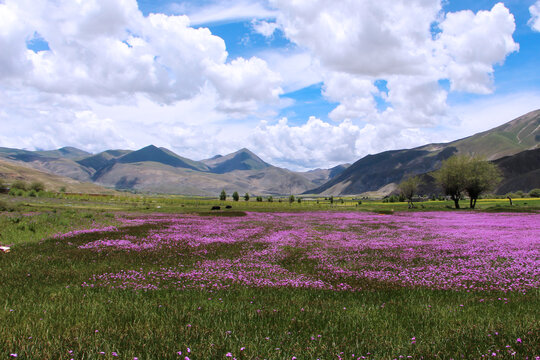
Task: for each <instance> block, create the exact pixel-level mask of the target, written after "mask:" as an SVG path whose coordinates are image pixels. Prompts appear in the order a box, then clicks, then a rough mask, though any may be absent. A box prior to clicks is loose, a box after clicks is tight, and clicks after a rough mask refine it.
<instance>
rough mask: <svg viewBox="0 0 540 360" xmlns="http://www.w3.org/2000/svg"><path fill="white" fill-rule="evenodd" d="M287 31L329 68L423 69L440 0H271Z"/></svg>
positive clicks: (371, 71)
mask: <svg viewBox="0 0 540 360" xmlns="http://www.w3.org/2000/svg"><path fill="white" fill-rule="evenodd" d="M271 2H272V4H274V5H275V6H276V7H277V8H278V9H279V10H280V14H279V15H278V18H277V21H278V23H279V24H280V27H281V28H282V29H283V31H284V33H285V35H286V36H287V37H288V38H289V39H291V40H292V41H293V42H295V43H296V44H298V45H299V46H301V47H305V48H308V49H310V51H311V52H312V53H313V54H315V56H316V57H318V58H319V59H320V60H321V63H322V64H323V65H324V66H326V67H328V68H329V69H331V70H333V71H340V72H344V73H351V74H352V73H354V74H357V75H369V76H375V77H381V76H385V75H388V74H411V73H422V72H424V71H425V70H426V69H425V65H426V62H428V60H429V57H430V48H429V42H430V40H431V33H430V26H431V24H432V22H433V21H434V20H435V19H436V17H437V14H438V12H439V11H440V9H441V5H440V0H413V1H395V0H379V1H369V0H343V1H339V2H336V1H331V0H317V1H308V0H298V1H289V0H272V1H271Z"/></svg>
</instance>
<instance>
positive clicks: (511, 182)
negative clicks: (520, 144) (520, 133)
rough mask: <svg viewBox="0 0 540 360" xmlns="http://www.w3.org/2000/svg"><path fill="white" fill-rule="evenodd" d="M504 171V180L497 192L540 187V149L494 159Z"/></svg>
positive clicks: (505, 192) (504, 192)
mask: <svg viewBox="0 0 540 360" xmlns="http://www.w3.org/2000/svg"><path fill="white" fill-rule="evenodd" d="M493 163H494V164H495V165H497V166H498V167H499V169H500V170H501V172H502V175H503V180H502V181H501V184H500V185H499V186H498V187H497V190H496V193H497V194H507V193H509V192H515V191H519V190H521V191H524V192H529V191H531V190H532V189H539V188H540V149H538V148H537V149H534V150H527V151H522V152H520V153H518V154H516V155H512V156H505V157H503V158H500V159H497V160H495V161H493Z"/></svg>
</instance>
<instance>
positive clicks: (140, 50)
mask: <svg viewBox="0 0 540 360" xmlns="http://www.w3.org/2000/svg"><path fill="white" fill-rule="evenodd" d="M0 6H1V7H0V12H1V13H2V15H4V16H5V18H6V19H7V21H5V22H3V25H0V26H2V28H0V29H2V30H3V31H1V32H0V44H1V45H4V46H5V48H7V49H10V51H8V52H7V53H5V52H2V55H0V63H1V64H2V65H4V66H3V69H7V70H8V71H6V73H5V74H4V73H3V72H2V70H0V76H2V75H3V76H4V77H7V76H10V77H14V76H15V77H16V76H17V75H18V79H19V80H20V81H21V82H23V83H24V84H25V85H26V86H29V87H33V88H36V89H39V90H40V91H45V92H50V93H57V94H79V95H84V96H89V97H92V98H103V99H110V98H116V99H121V98H127V97H129V96H132V95H134V94H139V93H140V94H145V95H147V96H149V97H151V98H152V99H154V100H155V101H157V102H161V103H172V102H175V101H178V100H183V99H190V98H193V97H194V96H196V95H197V94H199V93H200V92H201V90H202V89H203V88H205V87H207V86H211V87H212V86H213V87H215V89H216V91H217V92H218V94H219V95H220V96H222V97H223V100H224V102H228V103H231V106H232V107H235V108H237V109H239V111H240V112H243V111H247V112H249V111H253V110H254V109H255V110H256V109H258V107H259V105H261V104H264V101H266V100H272V101H273V100H275V99H276V98H277V96H278V95H279V93H280V91H281V88H280V80H279V76H278V75H276V74H275V73H273V72H271V71H270V70H269V69H268V67H267V65H266V63H265V62H264V61H263V60H261V59H258V58H252V59H250V60H248V61H245V60H243V59H238V60H233V61H232V62H230V63H227V57H228V53H227V51H226V46H225V42H224V41H223V39H221V38H220V37H217V36H214V35H212V33H211V32H210V31H209V30H208V29H206V28H197V29H196V28H193V27H191V24H190V19H189V18H188V17H187V16H167V15H164V14H150V15H149V16H148V17H144V16H143V15H142V14H141V12H140V11H139V9H138V7H137V3H136V1H135V0H110V1H109V0H90V1H84V2H74V1H70V0H58V1H54V2H53V1H49V0H37V1H33V0H32V1H31V0H17V1H15V0H7V1H6V3H5V4H2V5H0ZM35 33H38V34H39V35H40V36H42V37H43V39H44V40H45V41H47V42H48V44H49V47H50V50H49V51H40V52H38V53H35V52H33V51H30V50H27V49H26V43H25V39H27V38H31V37H33V36H34V34H35ZM241 65H245V66H241ZM216 70H219V71H224V72H226V73H227V74H228V75H234V76H235V79H236V80H238V81H234V82H233V83H232V84H227V85H224V83H223V78H222V77H220V76H217V75H216ZM244 71H245V73H244ZM14 74H15V75H14ZM253 76H256V77H257V78H258V80H257V86H258V91H257V92H253V85H254V81H253V79H252V77H253ZM214 81H215V82H214ZM263 87H265V89H267V93H268V94H270V96H267V95H268V94H262V88H263ZM241 93H244V94H246V95H244V96H243V98H240V96H239V94H241ZM231 94H232V96H231ZM250 94H253V96H251V95H250ZM237 98H238V100H239V102H238V103H234V101H235V100H236V99H237ZM244 106H247V107H248V108H247V109H243V107H244Z"/></svg>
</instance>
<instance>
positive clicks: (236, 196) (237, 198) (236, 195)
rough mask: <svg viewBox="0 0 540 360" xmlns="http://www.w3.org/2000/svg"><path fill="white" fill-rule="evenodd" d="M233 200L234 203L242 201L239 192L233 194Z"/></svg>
mask: <svg viewBox="0 0 540 360" xmlns="http://www.w3.org/2000/svg"><path fill="white" fill-rule="evenodd" d="M232 198H233V200H234V201H238V200H240V195H238V191H235V192H234V193H233V194H232Z"/></svg>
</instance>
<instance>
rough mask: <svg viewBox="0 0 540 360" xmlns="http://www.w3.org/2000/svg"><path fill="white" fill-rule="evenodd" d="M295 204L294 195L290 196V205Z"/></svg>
mask: <svg viewBox="0 0 540 360" xmlns="http://www.w3.org/2000/svg"><path fill="white" fill-rule="evenodd" d="M293 202H294V195H291V196H289V204H292V203H293Z"/></svg>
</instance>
